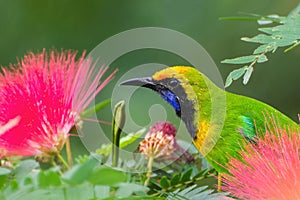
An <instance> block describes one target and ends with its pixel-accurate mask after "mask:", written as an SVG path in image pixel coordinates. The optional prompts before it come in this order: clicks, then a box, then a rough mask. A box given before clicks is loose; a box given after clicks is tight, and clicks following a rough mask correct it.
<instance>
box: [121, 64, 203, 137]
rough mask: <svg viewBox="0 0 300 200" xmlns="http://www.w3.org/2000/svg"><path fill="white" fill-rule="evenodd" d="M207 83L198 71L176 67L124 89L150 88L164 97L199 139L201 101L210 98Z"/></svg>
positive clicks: (136, 80)
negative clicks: (135, 87)
mask: <svg viewBox="0 0 300 200" xmlns="http://www.w3.org/2000/svg"><path fill="white" fill-rule="evenodd" d="M205 79H206V77H205V76H204V75H203V74H201V73H200V72H199V71H198V70H197V69H195V68H192V67H186V66H174V67H169V68H166V69H163V70H161V71H158V72H156V73H154V74H153V76H151V77H143V78H134V79H130V80H127V81H125V82H123V83H121V85H134V86H141V87H146V88H150V89H152V90H153V91H155V92H157V93H158V94H160V95H161V97H162V98H163V99H164V100H166V101H167V102H168V103H169V104H170V105H171V106H172V107H173V109H174V110H175V112H176V114H177V116H178V117H180V118H181V119H182V120H183V121H184V122H185V124H186V127H187V130H188V131H189V133H190V135H191V136H192V138H193V139H196V137H197V129H198V123H199V118H200V116H199V115H200V104H199V101H201V99H204V96H205V95H207V94H205V91H207V86H206V85H207V83H206V80H205ZM208 95H209V94H208Z"/></svg>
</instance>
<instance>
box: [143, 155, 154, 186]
mask: <svg viewBox="0 0 300 200" xmlns="http://www.w3.org/2000/svg"><path fill="white" fill-rule="evenodd" d="M153 161H154V155H152V156H150V157H149V160H148V165H147V174H146V180H145V183H144V186H146V187H147V186H148V184H149V181H150V176H151V174H152V165H153Z"/></svg>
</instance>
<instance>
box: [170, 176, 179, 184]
mask: <svg viewBox="0 0 300 200" xmlns="http://www.w3.org/2000/svg"><path fill="white" fill-rule="evenodd" d="M179 182H180V175H179V174H175V175H173V177H172V178H171V185H177V184H178V183H179Z"/></svg>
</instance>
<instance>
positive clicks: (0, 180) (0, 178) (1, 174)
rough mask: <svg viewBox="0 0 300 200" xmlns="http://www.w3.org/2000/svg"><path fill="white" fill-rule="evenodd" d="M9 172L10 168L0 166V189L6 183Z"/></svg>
mask: <svg viewBox="0 0 300 200" xmlns="http://www.w3.org/2000/svg"><path fill="white" fill-rule="evenodd" d="M9 174H10V170H9V169H7V168H4V167H0V189H1V188H2V187H3V186H4V185H5V184H6V180H7V176H8V175H9Z"/></svg>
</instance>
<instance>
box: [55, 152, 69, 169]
mask: <svg viewBox="0 0 300 200" xmlns="http://www.w3.org/2000/svg"><path fill="white" fill-rule="evenodd" d="M56 156H57V158H58V159H59V161H61V163H62V164H63V166H64V167H65V168H66V169H67V170H68V169H70V166H69V165H68V163H67V162H66V161H65V159H64V158H63V157H62V156H61V155H60V153H57V154H56Z"/></svg>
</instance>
